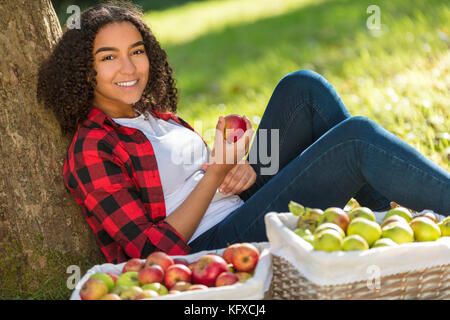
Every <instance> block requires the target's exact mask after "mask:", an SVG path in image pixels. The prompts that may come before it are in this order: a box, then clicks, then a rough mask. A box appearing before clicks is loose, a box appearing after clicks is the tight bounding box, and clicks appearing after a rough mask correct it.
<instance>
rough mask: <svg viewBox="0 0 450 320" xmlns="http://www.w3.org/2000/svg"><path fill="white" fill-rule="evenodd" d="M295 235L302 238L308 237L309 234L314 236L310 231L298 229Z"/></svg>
mask: <svg viewBox="0 0 450 320" xmlns="http://www.w3.org/2000/svg"><path fill="white" fill-rule="evenodd" d="M294 233H295V234H296V235H298V236H300V237H303V236H306V235H307V234H312V233H311V230H309V229H302V228H297V229H295V230H294Z"/></svg>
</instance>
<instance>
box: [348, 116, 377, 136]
mask: <svg viewBox="0 0 450 320" xmlns="http://www.w3.org/2000/svg"><path fill="white" fill-rule="evenodd" d="M339 126H340V127H341V130H342V131H344V134H345V137H346V138H347V139H360V140H366V141H369V140H371V139H372V138H373V136H374V133H375V131H376V126H377V124H376V123H375V122H374V121H373V120H372V119H369V118H367V117H364V116H352V117H350V118H347V119H346V120H344V121H342V122H341V123H340V124H339Z"/></svg>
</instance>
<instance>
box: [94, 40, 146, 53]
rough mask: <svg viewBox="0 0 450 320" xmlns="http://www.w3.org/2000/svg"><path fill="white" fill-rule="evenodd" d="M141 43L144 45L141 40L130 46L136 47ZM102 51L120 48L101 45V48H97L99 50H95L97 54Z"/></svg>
mask: <svg viewBox="0 0 450 320" xmlns="http://www.w3.org/2000/svg"><path fill="white" fill-rule="evenodd" d="M140 45H144V41H142V40H140V41H138V42H136V43H133V44H132V45H131V46H130V47H129V48H130V49H131V48H134V47H137V46H140ZM102 51H119V49H117V48H114V47H101V48H99V49H97V51H95V54H94V55H96V54H97V53H100V52H102Z"/></svg>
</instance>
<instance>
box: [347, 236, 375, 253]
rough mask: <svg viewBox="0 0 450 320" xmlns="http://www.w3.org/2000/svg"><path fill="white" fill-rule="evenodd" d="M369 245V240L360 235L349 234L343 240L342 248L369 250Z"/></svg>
mask: <svg viewBox="0 0 450 320" xmlns="http://www.w3.org/2000/svg"><path fill="white" fill-rule="evenodd" d="M368 249H369V245H368V244H367V241H366V240H365V239H364V238H363V237H361V236H360V235H357V234H354V235H351V236H347V237H345V238H344V240H342V250H344V251H354V250H368Z"/></svg>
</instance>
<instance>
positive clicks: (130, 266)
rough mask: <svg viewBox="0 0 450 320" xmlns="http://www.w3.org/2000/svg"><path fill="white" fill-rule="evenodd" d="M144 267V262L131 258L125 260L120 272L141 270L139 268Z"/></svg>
mask: <svg viewBox="0 0 450 320" xmlns="http://www.w3.org/2000/svg"><path fill="white" fill-rule="evenodd" d="M143 267H144V262H143V261H142V260H141V259H138V258H133V259H130V260H128V261H127V263H125V265H124V266H123V269H122V273H125V272H128V271H137V272H139V271H141V269H142V268H143Z"/></svg>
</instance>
